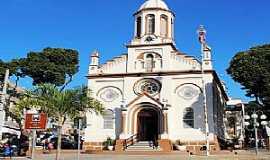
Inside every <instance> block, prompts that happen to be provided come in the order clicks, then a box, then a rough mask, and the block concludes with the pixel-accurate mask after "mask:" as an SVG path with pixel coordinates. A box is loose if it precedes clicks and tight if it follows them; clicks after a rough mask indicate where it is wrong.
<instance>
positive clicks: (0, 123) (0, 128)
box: [0, 69, 9, 140]
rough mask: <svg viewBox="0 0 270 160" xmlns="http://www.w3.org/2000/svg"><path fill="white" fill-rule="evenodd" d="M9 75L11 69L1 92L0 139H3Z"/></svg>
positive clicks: (6, 74) (6, 75)
mask: <svg viewBox="0 0 270 160" xmlns="http://www.w3.org/2000/svg"><path fill="white" fill-rule="evenodd" d="M8 77H9V69H7V70H6V73H5V79H4V82H3V89H2V93H1V99H0V140H2V131H3V126H4V122H5V116H6V112H5V106H6V94H7V84H8Z"/></svg>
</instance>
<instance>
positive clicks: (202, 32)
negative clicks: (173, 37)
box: [197, 25, 210, 156]
mask: <svg viewBox="0 0 270 160" xmlns="http://www.w3.org/2000/svg"><path fill="white" fill-rule="evenodd" d="M197 32H198V35H199V42H200V43H201V76H202V93H203V108H204V119H205V140H206V156H209V155H210V143H209V124H208V108H207V99H206V88H205V80H204V75H205V72H204V68H203V63H204V49H205V48H206V47H207V44H206V30H205V29H204V27H203V26H202V25H201V26H200V27H199V29H198V31H197Z"/></svg>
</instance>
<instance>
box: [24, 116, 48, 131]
mask: <svg viewBox="0 0 270 160" xmlns="http://www.w3.org/2000/svg"><path fill="white" fill-rule="evenodd" d="M46 124H47V115H46V114H45V113H39V114H26V116H25V129H46Z"/></svg>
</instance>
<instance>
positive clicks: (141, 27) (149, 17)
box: [132, 0, 175, 44]
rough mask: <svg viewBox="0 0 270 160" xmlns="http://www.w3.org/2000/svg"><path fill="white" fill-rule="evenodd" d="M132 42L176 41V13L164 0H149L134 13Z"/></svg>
mask: <svg viewBox="0 0 270 160" xmlns="http://www.w3.org/2000/svg"><path fill="white" fill-rule="evenodd" d="M134 17H135V27H134V28H135V29H134V38H133V40H132V44H155V43H173V42H174V18H175V16H174V13H173V12H172V11H171V10H170V9H169V7H168V6H167V4H166V3H165V2H164V1H163V0H147V1H146V2H145V3H144V4H143V5H142V6H141V7H140V9H139V10H138V11H137V12H136V13H135V14H134Z"/></svg>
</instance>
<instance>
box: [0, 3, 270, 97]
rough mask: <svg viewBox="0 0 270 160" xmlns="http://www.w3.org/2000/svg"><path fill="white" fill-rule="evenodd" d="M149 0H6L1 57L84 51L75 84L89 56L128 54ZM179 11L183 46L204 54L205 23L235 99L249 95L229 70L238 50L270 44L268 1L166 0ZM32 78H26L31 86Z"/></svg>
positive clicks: (0, 12) (0, 15)
mask: <svg viewBox="0 0 270 160" xmlns="http://www.w3.org/2000/svg"><path fill="white" fill-rule="evenodd" d="M143 2H144V0H104V1H101V0H39V1H38V0H1V2H0V26H1V27H0V59H3V60H10V59H12V58H20V57H25V56H26V54H27V53H28V52H29V51H40V50H42V49H43V48H45V47H48V46H50V47H64V48H73V49H77V50H78V51H79V52H80V72H79V73H78V74H77V75H76V76H75V79H74V81H73V83H72V84H71V86H77V85H80V84H83V83H86V78H84V76H85V75H86V74H87V69H88V64H89V55H90V53H91V52H92V51H93V50H95V49H97V50H99V51H100V53H101V61H102V62H104V61H106V60H109V59H110V58H112V57H114V56H116V55H119V54H121V53H126V51H127V50H126V48H125V46H124V45H125V43H127V42H128V41H129V40H130V39H131V38H132V35H133V26H134V25H133V23H134V19H133V16H132V14H133V13H134V12H135V11H136V10H137V9H138V8H139V6H140V5H141V4H142V3H143ZM166 2H167V4H168V5H169V7H170V8H171V9H172V10H173V11H174V12H175V13H176V24H175V37H176V43H177V47H178V49H179V50H181V51H183V52H186V53H189V54H191V55H194V56H196V57H199V56H200V53H199V51H200V49H199V47H200V46H199V44H198V42H197V35H196V29H197V28H198V26H199V25H200V24H203V25H205V26H206V28H207V31H208V35H207V41H208V43H209V45H210V46H211V47H212V49H213V54H214V66H215V69H216V70H217V72H218V74H219V75H220V77H221V78H222V79H223V80H224V81H225V82H226V84H227V87H228V93H229V95H230V96H232V97H236V98H237V97H239V98H242V99H246V100H247V98H246V97H245V96H244V92H243V91H242V90H241V86H239V85H238V84H237V83H235V82H234V81H233V80H231V78H230V77H229V76H228V75H227V74H226V72H225V69H226V68H227V67H228V65H229V61H230V59H231V58H232V57H233V56H234V54H235V53H236V52H238V51H241V50H246V49H248V48H250V47H252V46H255V45H259V44H264V43H267V42H268V43H269V42H270V40H269V39H270V29H269V28H270V20H269V18H270V12H269V6H270V1H269V0H260V1H253V0H219V1H217V0H204V1H198V0H166ZM30 84H31V81H29V80H26V81H23V82H22V85H23V86H26V87H27V86H30Z"/></svg>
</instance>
